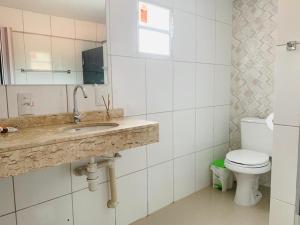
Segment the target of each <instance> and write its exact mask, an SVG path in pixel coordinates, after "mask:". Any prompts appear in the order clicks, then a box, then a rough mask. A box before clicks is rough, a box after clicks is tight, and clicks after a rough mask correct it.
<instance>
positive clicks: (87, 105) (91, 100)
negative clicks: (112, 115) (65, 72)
mask: <svg viewBox="0 0 300 225" xmlns="http://www.w3.org/2000/svg"><path fill="white" fill-rule="evenodd" d="M74 88H75V85H68V86H67V91H68V110H69V112H73V108H74V103H73V91H74ZM84 89H85V91H86V94H87V96H88V98H84V97H83V95H82V93H81V91H80V90H78V97H77V98H78V109H79V111H81V112H86V111H95V110H101V109H102V110H103V109H104V103H103V100H102V98H101V99H100V100H99V101H100V103H101V105H96V98H97V97H98V96H102V95H103V96H104V97H105V99H107V96H108V94H110V100H111V102H112V93H111V87H110V86H109V85H100V86H94V85H84ZM96 93H97V94H96ZM111 107H112V105H111Z"/></svg>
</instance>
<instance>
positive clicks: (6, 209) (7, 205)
mask: <svg viewBox="0 0 300 225" xmlns="http://www.w3.org/2000/svg"><path fill="white" fill-rule="evenodd" d="M0 190H1V192H0V199H1V201H0V216H2V215H5V214H8V213H11V212H14V211H15V203H14V192H13V182H12V178H11V177H8V178H2V179H0ZM0 224H1V222H0Z"/></svg>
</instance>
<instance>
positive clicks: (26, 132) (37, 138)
mask: <svg viewBox="0 0 300 225" xmlns="http://www.w3.org/2000/svg"><path fill="white" fill-rule="evenodd" d="M105 122H108V123H116V124H118V126H116V127H112V128H106V129H104V130H97V131H86V132H70V131H67V130H68V129H72V128H76V127H82V126H85V125H93V124H101V122H97V121H88V122H82V123H80V124H79V125H76V124H74V123H68V124H59V125H49V126H40V127H34V128H20V129H19V131H18V132H16V133H6V134H1V135H0V153H2V152H8V151H14V150H19V149H25V148H33V147H38V146H44V145H51V144H57V143H61V142H69V141H75V140H80V139H85V138H90V137H97V136H103V135H109V134H114V133H118V132H126V131H130V130H134V129H138V128H146V127H148V126H157V125H158V123H156V122H149V121H145V120H137V119H132V118H116V119H112V120H109V121H105ZM105 122H103V121H102V123H105Z"/></svg>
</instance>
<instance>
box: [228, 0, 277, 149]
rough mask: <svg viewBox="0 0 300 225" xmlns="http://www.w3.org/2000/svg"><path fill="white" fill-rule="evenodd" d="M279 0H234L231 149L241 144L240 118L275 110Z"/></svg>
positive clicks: (261, 114) (262, 114) (261, 115)
mask: <svg viewBox="0 0 300 225" xmlns="http://www.w3.org/2000/svg"><path fill="white" fill-rule="evenodd" d="M276 14H277V0H259V1H258V0H234V1H233V44H232V64H233V70H232V75H231V113H230V143H231V148H232V149H236V148H239V147H240V120H241V118H243V117H248V116H259V117H265V116H267V115H268V114H269V113H270V112H272V111H273V75H274V65H275V36H276V29H277V28H276Z"/></svg>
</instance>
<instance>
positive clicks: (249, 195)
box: [234, 172, 262, 206]
mask: <svg viewBox="0 0 300 225" xmlns="http://www.w3.org/2000/svg"><path fill="white" fill-rule="evenodd" d="M234 174H235V177H236V180H237V187H236V193H235V197H234V202H235V203H236V204H237V205H240V206H254V205H256V204H257V203H258V202H259V201H260V200H261V198H262V194H261V192H260V191H258V187H259V175H257V174H244V173H237V172H235V173H234Z"/></svg>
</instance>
